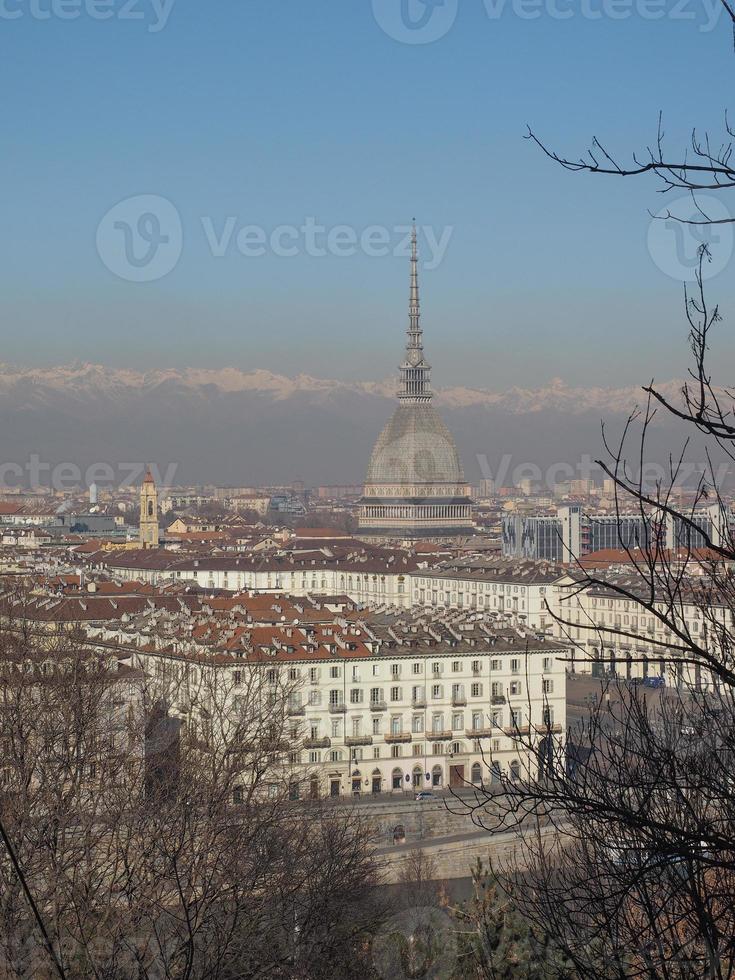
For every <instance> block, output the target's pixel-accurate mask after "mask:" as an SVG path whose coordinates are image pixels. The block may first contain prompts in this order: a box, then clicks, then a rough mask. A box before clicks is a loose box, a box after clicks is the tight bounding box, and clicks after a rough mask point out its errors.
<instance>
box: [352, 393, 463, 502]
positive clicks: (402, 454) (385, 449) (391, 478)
mask: <svg viewBox="0 0 735 980" xmlns="http://www.w3.org/2000/svg"><path fill="white" fill-rule="evenodd" d="M365 482H366V484H369V485H372V486H386V485H388V486H390V485H393V484H398V485H401V484H406V485H416V484H444V483H445V484H451V485H453V486H456V485H457V484H461V483H464V473H463V472H462V464H461V463H460V461H459V454H458V453H457V447H456V446H455V444H454V439H453V438H452V434H451V432H450V431H449V429H448V428H447V427H446V425H445V424H444V422H442V420H441V418H440V417H439V415H438V414H437V412H436V410H435V409H434V407H433V406H432V405H431V403H424V404H415V403H408V404H406V403H404V404H400V405H399V406H398V408H396V410H395V412H394V413H393V416H392V418H391V419H390V421H389V422H388V424H387V425H386V426H385V428H384V429H383V431H382V432H381V433H380V435H379V437H378V441H377V442H376V443H375V448H374V449H373V454H372V456H371V457H370V465H369V466H368V471H367V479H366V481H365Z"/></svg>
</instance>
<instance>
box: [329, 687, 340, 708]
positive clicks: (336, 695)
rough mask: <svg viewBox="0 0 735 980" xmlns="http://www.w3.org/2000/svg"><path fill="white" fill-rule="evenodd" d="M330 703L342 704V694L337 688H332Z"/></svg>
mask: <svg viewBox="0 0 735 980" xmlns="http://www.w3.org/2000/svg"><path fill="white" fill-rule="evenodd" d="M329 703H330V704H331V705H336V704H341V703H342V692H341V691H340V690H338V689H337V688H332V690H331V691H330V692H329Z"/></svg>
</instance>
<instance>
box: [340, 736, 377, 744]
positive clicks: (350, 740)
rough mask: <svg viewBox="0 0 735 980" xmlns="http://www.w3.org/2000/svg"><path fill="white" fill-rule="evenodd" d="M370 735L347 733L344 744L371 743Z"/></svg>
mask: <svg viewBox="0 0 735 980" xmlns="http://www.w3.org/2000/svg"><path fill="white" fill-rule="evenodd" d="M372 744H373V736H372V735H348V736H347V738H345V745H372Z"/></svg>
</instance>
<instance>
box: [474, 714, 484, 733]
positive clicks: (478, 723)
mask: <svg viewBox="0 0 735 980" xmlns="http://www.w3.org/2000/svg"><path fill="white" fill-rule="evenodd" d="M472 728H473V730H474V731H476V732H477V731H479V730H480V729H481V728H482V712H481V711H473V712H472Z"/></svg>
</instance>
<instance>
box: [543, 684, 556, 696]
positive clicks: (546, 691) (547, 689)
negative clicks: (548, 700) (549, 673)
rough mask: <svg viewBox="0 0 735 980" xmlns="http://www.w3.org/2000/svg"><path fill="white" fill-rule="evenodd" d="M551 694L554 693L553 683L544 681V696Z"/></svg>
mask: <svg viewBox="0 0 735 980" xmlns="http://www.w3.org/2000/svg"><path fill="white" fill-rule="evenodd" d="M553 693H554V682H553V681H544V694H553Z"/></svg>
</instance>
